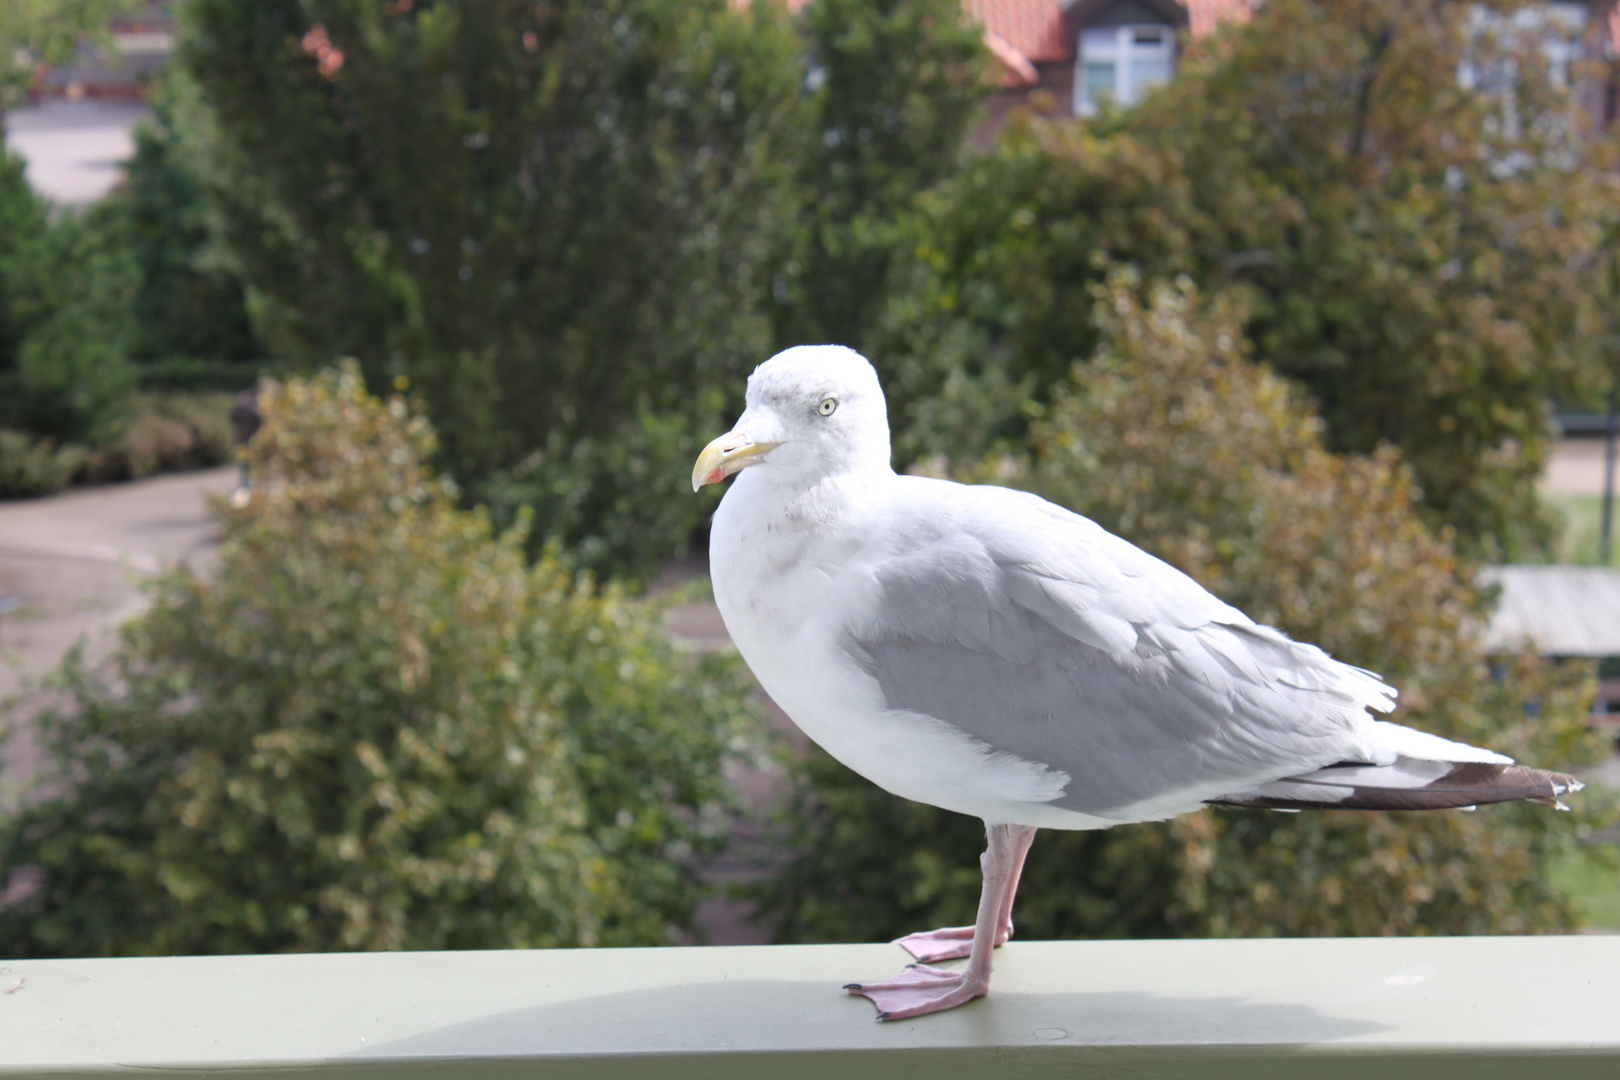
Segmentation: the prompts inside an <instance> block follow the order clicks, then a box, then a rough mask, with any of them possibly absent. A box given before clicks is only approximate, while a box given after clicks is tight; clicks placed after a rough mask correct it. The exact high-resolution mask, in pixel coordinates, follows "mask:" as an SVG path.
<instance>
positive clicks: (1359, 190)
mask: <svg viewBox="0 0 1620 1080" xmlns="http://www.w3.org/2000/svg"><path fill="white" fill-rule="evenodd" d="M1496 6H1499V7H1502V8H1504V9H1506V8H1512V7H1514V6H1515V5H1512V4H1504V5H1496ZM1480 10H1481V8H1480V7H1479V6H1477V5H1475V6H1469V5H1456V4H1446V3H1439V2H1423V3H1415V4H1414V3H1407V2H1403V0H1326V2H1318V0H1278V2H1276V3H1267V4H1266V5H1264V6H1263V7H1262V8H1261V9H1260V10H1259V11H1258V12H1257V14H1256V17H1255V18H1254V20H1253V21H1252V22H1251V23H1250V24H1248V25H1247V26H1242V27H1234V28H1232V29H1230V30H1229V31H1228V32H1226V33H1224V34H1222V35H1219V36H1217V37H1216V38H1214V39H1212V40H1210V41H1208V42H1207V43H1204V44H1200V45H1199V46H1197V47H1196V48H1192V49H1189V50H1188V52H1187V53H1186V55H1185V56H1184V58H1183V62H1182V63H1181V66H1180V69H1179V71H1178V73H1177V77H1176V79H1175V80H1174V82H1173V83H1172V84H1170V85H1168V86H1166V87H1164V88H1162V89H1161V90H1159V91H1158V92H1156V93H1155V94H1153V95H1150V96H1149V98H1148V99H1147V100H1146V101H1145V102H1144V103H1143V104H1142V105H1140V106H1139V107H1137V108H1136V109H1135V110H1134V111H1131V112H1128V113H1124V114H1121V115H1115V116H1107V117H1103V118H1101V119H1100V120H1098V121H1096V122H1094V123H1092V124H1090V125H1071V124H1067V123H1064V124H1032V125H1029V126H1026V127H1023V128H1021V129H1018V130H1015V131H1014V132H1013V133H1012V134H1011V135H1010V136H1009V137H1008V138H1007V139H1006V140H1004V142H1003V143H1002V145H1001V146H1000V147H998V149H997V150H996V152H995V153H993V154H991V155H988V156H987V157H985V158H983V159H981V160H978V161H976V162H974V163H973V164H972V165H971V166H969V167H968V168H967V169H966V171H965V173H964V175H962V176H961V177H959V178H957V179H955V180H953V181H951V183H950V184H948V185H947V186H946V189H945V190H944V191H943V192H941V193H939V194H938V195H937V196H936V197H934V198H933V199H932V200H931V202H930V214H929V223H930V224H929V227H928V229H927V230H926V232H925V240H924V242H923V243H922V244H920V245H919V258H918V259H917V260H916V265H915V266H913V267H912V268H910V270H909V271H908V274H909V276H910V278H911V280H912V284H911V286H910V288H909V289H908V290H907V293H906V296H905V297H904V299H902V300H900V301H899V302H897V303H896V305H895V306H894V308H893V309H892V310H891V312H890V316H889V318H890V324H891V330H890V341H891V342H892V343H893V348H892V351H893V353H894V354H895V355H896V356H897V357H901V358H902V360H901V361H900V362H899V363H898V364H897V368H898V369H899V370H898V371H897V375H898V376H899V377H900V379H899V381H900V384H901V389H902V391H903V393H902V397H901V401H900V404H901V406H902V409H903V410H905V411H903V412H902V417H901V418H902V420H903V421H904V423H903V424H902V425H901V427H902V428H903V429H906V430H904V432H903V434H904V438H903V443H902V445H903V446H905V447H906V448H907V449H909V450H910V452H912V453H924V452H927V451H928V450H931V449H940V448H944V447H951V446H952V441H953V439H956V438H957V437H958V430H957V429H953V428H951V427H950V425H949V423H948V422H949V421H950V420H951V419H952V418H953V417H956V416H958V415H965V410H971V409H974V408H976V409H978V410H980V411H981V412H983V411H989V412H990V413H991V416H992V418H993V419H995V420H997V421H999V424H1000V427H999V428H994V427H992V428H991V429H990V430H991V432H992V434H994V433H996V432H998V431H999V433H1001V434H1010V435H1013V436H1017V435H1019V434H1021V432H1022V424H1021V422H1020V420H1019V418H1018V417H1017V415H1016V408H1015V406H1016V403H1017V401H1018V400H1019V398H1020V396H1021V394H1022V393H1024V392H1028V393H1032V394H1034V395H1035V396H1036V397H1037V398H1038V399H1040V400H1045V399H1046V397H1047V394H1048V393H1049V390H1050V388H1051V387H1052V386H1054V385H1056V384H1058V383H1059V382H1061V381H1062V380H1063V379H1064V378H1065V377H1066V376H1067V373H1068V369H1069V366H1070V365H1071V364H1072V363H1073V362H1074V361H1075V360H1077V359H1080V358H1082V357H1085V356H1088V355H1089V354H1090V353H1091V351H1092V349H1093V348H1094V346H1095V343H1096V340H1097V339H1096V336H1095V331H1094V330H1092V329H1091V328H1089V327H1088V326H1087V325H1086V320H1087V312H1088V310H1089V301H1088V295H1087V294H1088V289H1089V288H1090V287H1091V286H1092V285H1093V284H1095V283H1097V282H1098V281H1099V280H1100V278H1101V271H1100V270H1099V269H1098V268H1097V264H1096V263H1095V262H1094V261H1093V260H1092V259H1091V256H1092V255H1093V254H1094V253H1096V252H1102V253H1105V254H1106V255H1107V256H1108V257H1109V258H1111V259H1112V260H1114V261H1117V262H1129V263H1134V264H1136V265H1138V266H1140V267H1141V268H1143V271H1144V273H1146V274H1148V275H1149V276H1153V277H1166V278H1168V277H1171V276H1173V275H1175V274H1177V273H1188V274H1190V275H1191V276H1192V277H1193V278H1194V279H1195V280H1197V281H1198V282H1199V283H1200V284H1202V285H1203V286H1205V287H1206V289H1209V290H1228V289H1233V288H1237V289H1239V290H1241V291H1242V292H1243V293H1244V295H1245V297H1246V300H1247V305H1246V309H1245V310H1246V313H1247V314H1246V318H1245V321H1244V327H1243V329H1244V331H1245V333H1246V335H1247V336H1248V337H1249V338H1250V340H1251V341H1253V342H1254V347H1255V350H1256V353H1257V355H1258V356H1259V357H1260V358H1261V359H1263V360H1264V361H1265V362H1266V363H1268V364H1270V365H1271V366H1272V367H1273V368H1275V369H1276V370H1277V371H1278V372H1280V373H1282V374H1285V375H1289V376H1292V377H1294V378H1297V379H1299V380H1300V381H1301V382H1302V383H1303V384H1304V385H1305V386H1306V387H1307V388H1308V390H1309V391H1310V393H1311V394H1312V395H1313V397H1315V398H1316V400H1317V401H1318V402H1319V408H1320V411H1321V414H1322V416H1323V419H1324V420H1325V421H1326V423H1327V431H1326V436H1327V441H1328V445H1329V446H1330V447H1332V448H1333V449H1336V450H1340V451H1350V452H1355V453H1359V454H1371V453H1373V452H1374V451H1375V450H1376V449H1377V447H1378V446H1379V445H1380V444H1382V443H1385V442H1387V443H1391V444H1393V445H1395V446H1397V447H1399V448H1400V449H1401V451H1402V454H1403V457H1404V459H1405V460H1406V461H1407V462H1408V463H1409V464H1410V466H1411V467H1412V469H1413V470H1414V473H1415V475H1416V478H1417V481H1418V486H1419V488H1421V490H1422V493H1423V501H1422V503H1421V509H1422V512H1423V514H1424V516H1425V518H1426V519H1427V520H1428V522H1429V524H1430V525H1431V526H1435V527H1438V526H1440V525H1445V524H1449V525H1453V526H1455V527H1456V528H1457V530H1458V537H1457V542H1458V543H1459V544H1460V545H1461V546H1462V547H1463V549H1464V550H1466V551H1468V552H1469V553H1471V554H1479V555H1482V556H1485V557H1496V556H1497V555H1499V554H1500V553H1501V552H1512V551H1516V550H1523V549H1525V548H1527V547H1534V546H1535V545H1536V544H1538V543H1540V542H1541V541H1543V540H1544V539H1545V537H1546V535H1547V532H1548V530H1547V525H1546V522H1545V520H1544V519H1543V518H1542V516H1541V515H1540V514H1539V512H1538V510H1537V507H1536V504H1535V497H1534V491H1533V479H1534V477H1535V475H1536V473H1537V471H1538V470H1539V468H1540V466H1541V463H1542V456H1543V451H1544V446H1545V439H1546V418H1545V412H1544V404H1543V402H1544V400H1545V399H1546V397H1547V396H1548V395H1549V393H1550V392H1552V391H1553V390H1555V389H1556V388H1558V387H1560V386H1562V385H1568V384H1572V383H1579V382H1581V381H1582V380H1590V379H1591V378H1592V377H1593V375H1594V373H1595V372H1597V371H1599V370H1601V365H1599V364H1597V360H1598V359H1600V358H1599V357H1597V356H1596V355H1595V352H1596V351H1598V350H1601V349H1603V348H1607V347H1609V339H1608V338H1607V337H1606V336H1605V335H1603V334H1600V333H1597V332H1596V331H1597V330H1598V329H1599V328H1600V327H1601V326H1602V325H1603V323H1604V319H1605V317H1606V311H1607V310H1608V309H1609V308H1611V307H1612V306H1613V304H1614V300H1613V298H1612V296H1611V295H1610V294H1609V292H1608V290H1609V288H1610V286H1609V285H1607V284H1605V283H1604V281H1603V279H1602V278H1601V275H1594V274H1593V273H1592V267H1593V261H1594V259H1595V258H1596V257H1597V255H1598V253H1599V249H1600V247H1601V245H1602V243H1603V242H1604V237H1605V236H1608V235H1611V234H1612V230H1613V222H1615V221H1616V220H1617V218H1620V185H1617V181H1616V178H1615V174H1614V173H1613V171H1612V170H1609V169H1606V168H1604V167H1603V162H1604V161H1605V160H1607V157H1606V155H1608V154H1609V151H1610V148H1609V146H1608V144H1607V143H1606V142H1605V141H1604V140H1602V139H1599V138H1596V137H1593V138H1591V139H1587V140H1584V141H1582V140H1579V139H1577V138H1575V136H1576V134H1577V132H1579V130H1580V127H1581V124H1582V120H1581V119H1580V117H1579V114H1578V112H1577V108H1576V106H1577V103H1576V102H1575V101H1574V100H1573V99H1572V97H1571V95H1568V94H1567V93H1564V92H1563V91H1561V90H1559V89H1558V87H1557V86H1556V85H1555V83H1556V77H1555V76H1556V73H1555V72H1553V71H1550V70H1549V68H1548V66H1547V63H1546V60H1545V55H1544V53H1543V52H1542V46H1541V43H1540V41H1539V40H1535V39H1533V36H1531V38H1528V39H1527V38H1519V37H1515V36H1514V35H1513V34H1512V33H1510V32H1508V31H1509V29H1510V28H1511V26H1512V25H1513V24H1512V23H1511V21H1510V20H1508V19H1507V18H1506V17H1504V18H1503V19H1501V20H1499V21H1497V22H1496V23H1494V24H1493V23H1490V22H1488V21H1482V20H1481V18H1480V17H1479V15H1478V12H1479V11H1480ZM1510 70H1511V71H1512V72H1513V73H1514V74H1513V77H1512V78H1511V79H1508V78H1505V77H1502V76H1503V73H1504V72H1506V71H1510ZM1459 71H1471V72H1473V73H1474V81H1475V88H1474V89H1469V88H1467V87H1465V86H1463V85H1461V84H1460V83H1459V78H1458V73H1459ZM981 371H982V372H985V374H984V376H983V381H982V382H980V381H975V379H974V376H975V375H977V374H979V373H980V372H981ZM953 379H954V380H955V382H954V383H953V382H952V380H953ZM964 380H965V381H964ZM1009 406H1013V407H1012V408H1009ZM936 419H943V420H944V421H947V423H946V424H945V426H944V428H943V431H944V433H943V434H935V432H934V430H933V425H934V421H935V420H936ZM970 427H971V425H970ZM985 431H986V427H985V425H982V424H981V425H978V436H979V438H980V440H981V445H982V440H983V438H984V435H985ZM953 452H960V444H959V443H957V444H956V446H955V447H954V448H953Z"/></svg>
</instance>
